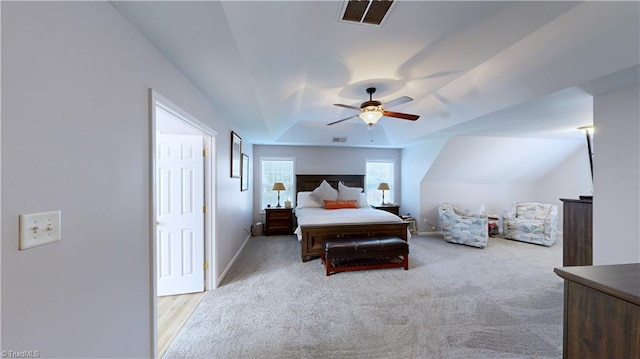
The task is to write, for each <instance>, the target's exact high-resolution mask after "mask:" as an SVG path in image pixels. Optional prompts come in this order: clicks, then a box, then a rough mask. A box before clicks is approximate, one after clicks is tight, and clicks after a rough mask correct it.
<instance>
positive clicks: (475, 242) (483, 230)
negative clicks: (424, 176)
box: [438, 203, 489, 248]
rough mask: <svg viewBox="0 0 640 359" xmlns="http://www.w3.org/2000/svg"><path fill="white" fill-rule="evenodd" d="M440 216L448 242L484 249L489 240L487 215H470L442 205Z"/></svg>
mask: <svg viewBox="0 0 640 359" xmlns="http://www.w3.org/2000/svg"><path fill="white" fill-rule="evenodd" d="M438 215H439V216H440V223H441V224H442V231H443V232H444V239H445V240H446V241H447V242H451V243H458V244H465V245H468V246H472V247H478V248H484V247H486V246H487V240H488V238H489V226H488V218H487V216H486V215H479V214H469V213H465V212H463V211H460V210H459V209H457V208H455V207H453V206H452V205H451V204H449V203H442V204H441V205H440V206H439V207H438Z"/></svg>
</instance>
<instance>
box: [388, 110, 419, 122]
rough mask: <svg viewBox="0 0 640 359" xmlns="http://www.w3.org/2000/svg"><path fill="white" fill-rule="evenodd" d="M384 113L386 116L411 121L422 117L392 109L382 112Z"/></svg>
mask: <svg viewBox="0 0 640 359" xmlns="http://www.w3.org/2000/svg"><path fill="white" fill-rule="evenodd" d="M382 115H383V116H386V117H395V118H401V119H403V120H409V121H415V120H417V119H419V118H420V116H418V115H411V114H408V113H401V112H391V111H384V112H382Z"/></svg>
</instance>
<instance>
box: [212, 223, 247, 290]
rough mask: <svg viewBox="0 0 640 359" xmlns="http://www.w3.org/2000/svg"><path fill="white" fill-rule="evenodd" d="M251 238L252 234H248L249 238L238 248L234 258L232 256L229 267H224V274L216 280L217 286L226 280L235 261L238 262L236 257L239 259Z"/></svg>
mask: <svg viewBox="0 0 640 359" xmlns="http://www.w3.org/2000/svg"><path fill="white" fill-rule="evenodd" d="M249 239H251V234H249V235H247V238H245V240H244V242H243V243H242V246H240V249H238V251H237V252H236V255H234V256H233V258H231V261H230V262H229V265H227V267H226V268H225V269H224V271H222V274H221V275H220V278H218V280H217V282H216V287H219V286H220V283H222V281H223V280H224V277H225V276H226V275H227V273H229V270H230V269H231V267H232V266H233V263H235V262H236V259H238V257H239V256H240V253H242V250H244V247H245V246H246V245H247V243H248V242H249Z"/></svg>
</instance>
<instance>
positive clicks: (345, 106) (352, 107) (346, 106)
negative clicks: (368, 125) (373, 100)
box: [333, 103, 360, 111]
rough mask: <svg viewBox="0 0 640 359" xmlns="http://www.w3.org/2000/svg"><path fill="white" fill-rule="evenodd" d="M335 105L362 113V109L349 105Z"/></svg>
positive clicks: (335, 104)
mask: <svg viewBox="0 0 640 359" xmlns="http://www.w3.org/2000/svg"><path fill="white" fill-rule="evenodd" d="M333 105H334V106H340V107H344V108H350V109H353V110H358V111H360V107H355V106H349V105H343V104H341V103H334V104H333Z"/></svg>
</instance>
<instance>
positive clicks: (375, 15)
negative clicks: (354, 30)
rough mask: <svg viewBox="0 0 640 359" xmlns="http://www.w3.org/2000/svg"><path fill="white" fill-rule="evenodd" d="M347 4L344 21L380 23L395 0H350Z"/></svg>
mask: <svg viewBox="0 0 640 359" xmlns="http://www.w3.org/2000/svg"><path fill="white" fill-rule="evenodd" d="M345 4H346V6H344V12H343V15H342V21H346V22H357V23H360V24H368V25H380V24H381V23H382V20H384V17H385V16H386V15H387V12H388V11H389V8H391V5H392V4H393V0H349V1H347V2H346V3H345Z"/></svg>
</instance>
